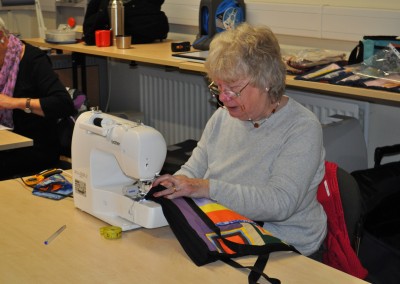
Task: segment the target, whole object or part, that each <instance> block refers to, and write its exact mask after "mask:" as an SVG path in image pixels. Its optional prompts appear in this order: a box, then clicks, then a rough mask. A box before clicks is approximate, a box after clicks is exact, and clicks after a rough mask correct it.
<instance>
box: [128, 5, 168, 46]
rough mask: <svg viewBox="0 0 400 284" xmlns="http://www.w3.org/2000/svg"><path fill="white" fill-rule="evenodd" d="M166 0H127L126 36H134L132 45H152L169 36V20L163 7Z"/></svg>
mask: <svg viewBox="0 0 400 284" xmlns="http://www.w3.org/2000/svg"><path fill="white" fill-rule="evenodd" d="M163 3H164V0H126V1H124V10H125V25H124V26H125V35H130V36H132V43H151V42H154V41H157V40H160V41H161V40H164V39H166V38H167V36H168V32H169V23H168V18H167V16H166V15H165V13H164V12H163V11H161V6H162V4H163Z"/></svg>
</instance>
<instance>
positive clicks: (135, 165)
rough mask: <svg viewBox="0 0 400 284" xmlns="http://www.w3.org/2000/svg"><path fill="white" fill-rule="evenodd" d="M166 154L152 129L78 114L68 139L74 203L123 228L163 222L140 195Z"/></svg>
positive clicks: (158, 209)
mask: <svg viewBox="0 0 400 284" xmlns="http://www.w3.org/2000/svg"><path fill="white" fill-rule="evenodd" d="M166 153H167V147H166V143H165V140H164V138H163V136H162V135H161V134H160V133H159V132H158V131H157V130H155V129H154V128H152V127H149V126H145V125H143V124H140V123H135V122H132V121H129V120H125V119H122V118H119V117H116V116H112V115H109V114H105V113H102V112H100V111H95V110H91V111H87V112H85V113H82V114H81V115H80V116H79V117H78V119H77V121H76V124H75V128H74V133H73V137H72V171H73V189H74V202H75V206H76V207H77V208H79V209H81V210H83V211H85V212H87V213H89V214H91V215H93V216H95V217H97V218H99V219H101V220H103V221H105V222H107V223H109V224H111V225H114V226H119V227H121V228H122V230H124V231H125V230H131V229H135V228H138V227H145V228H156V227H161V226H165V225H167V221H166V220H165V218H164V214H163V213H162V209H161V207H160V205H159V204H157V203H155V202H152V201H148V200H145V199H143V197H144V195H145V194H146V192H147V191H148V190H149V188H150V185H151V182H152V180H153V179H154V177H155V176H156V175H157V174H158V173H159V172H160V170H161V168H162V166H163V163H164V160H165V157H166Z"/></svg>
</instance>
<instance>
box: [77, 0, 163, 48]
mask: <svg viewBox="0 0 400 284" xmlns="http://www.w3.org/2000/svg"><path fill="white" fill-rule="evenodd" d="M123 2H124V33H125V35H130V36H132V43H151V42H154V41H156V40H164V39H166V38H167V35H168V32H169V23H168V18H167V16H166V15H165V13H164V12H163V11H161V6H162V4H163V3H164V0H124V1H123ZM108 5H109V0H90V1H89V3H88V6H87V9H86V13H85V17H84V20H83V36H82V39H83V41H84V42H85V43H86V44H87V45H95V43H96V40H95V32H96V31H97V30H109V29H110V28H111V25H110V17H109V13H108Z"/></svg>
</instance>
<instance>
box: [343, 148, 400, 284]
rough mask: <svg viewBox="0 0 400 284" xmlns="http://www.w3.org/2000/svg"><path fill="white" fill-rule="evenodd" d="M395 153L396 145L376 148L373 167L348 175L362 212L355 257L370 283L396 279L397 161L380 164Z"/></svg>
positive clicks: (399, 242) (399, 256)
mask: <svg viewBox="0 0 400 284" xmlns="http://www.w3.org/2000/svg"><path fill="white" fill-rule="evenodd" d="M398 153H400V144H395V145H391V146H383V147H377V148H376V149H375V153H374V162H375V165H374V167H373V168H369V169H364V170H357V171H354V172H352V173H351V174H352V175H353V176H354V178H355V179H356V180H357V183H358V185H359V187H360V190H361V195H362V200H363V210H364V216H363V219H364V226H363V237H362V241H361V245H360V253H359V256H360V260H361V262H362V263H363V265H364V266H365V267H366V268H367V269H368V271H369V272H370V276H371V277H370V278H371V280H372V281H371V282H373V283H385V284H395V283H398V282H399V279H400V271H399V269H398V268H399V267H400V207H399V204H400V186H399V184H400V161H394V162H387V163H383V164H382V163H381V162H382V158H384V157H390V156H392V155H395V154H398Z"/></svg>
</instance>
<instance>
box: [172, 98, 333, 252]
mask: <svg viewBox="0 0 400 284" xmlns="http://www.w3.org/2000/svg"><path fill="white" fill-rule="evenodd" d="M324 159H325V150H324V147H323V141H322V128H321V125H320V122H319V121H318V119H317V118H316V117H315V115H314V114H313V113H312V112H311V111H309V110H308V109H306V108H305V107H303V106H302V105H300V104H299V103H297V102H296V101H294V100H293V99H291V98H289V101H288V103H287V105H286V106H284V107H283V108H282V109H281V110H279V111H278V112H276V113H275V114H274V115H272V116H271V117H270V118H269V119H268V120H267V121H266V122H265V123H263V124H262V125H261V126H260V127H259V128H254V127H253V125H252V124H251V123H250V122H248V121H241V120H238V119H235V118H232V117H231V116H230V115H229V113H228V112H227V111H226V110H224V109H222V108H220V109H218V110H217V111H216V112H215V113H214V114H213V116H212V117H211V118H210V120H209V121H208V123H207V125H206V127H205V129H204V132H203V135H202V137H201V139H200V141H199V142H198V145H197V147H196V148H195V149H194V151H193V154H192V156H191V157H190V159H189V160H188V161H187V163H186V164H185V165H183V166H182V168H181V169H180V170H179V171H178V172H177V173H176V174H182V175H186V176H188V177H196V178H205V179H209V181H210V197H211V198H212V199H213V200H216V201H218V202H219V203H221V204H223V205H225V206H226V207H228V208H230V209H232V210H235V211H237V212H238V213H240V214H242V215H244V216H246V217H248V218H250V219H253V220H256V221H263V222H265V223H264V228H265V229H267V230H268V231H269V232H271V233H272V234H273V235H274V236H276V237H278V238H280V239H282V240H284V241H286V242H287V243H290V244H292V245H294V246H295V247H296V248H297V249H298V250H299V251H300V252H301V253H302V254H304V255H310V254H312V253H314V252H315V251H317V250H318V248H319V247H320V245H321V244H322V242H323V240H324V238H325V236H326V232H327V224H326V215H325V212H324V210H323V208H322V206H321V205H320V204H319V203H318V201H317V199H316V194H317V187H318V184H319V183H320V181H321V180H322V178H323V175H324V171H325V168H324Z"/></svg>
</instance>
